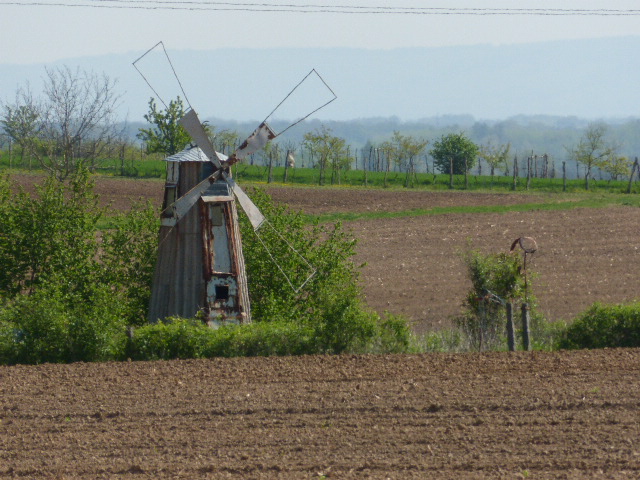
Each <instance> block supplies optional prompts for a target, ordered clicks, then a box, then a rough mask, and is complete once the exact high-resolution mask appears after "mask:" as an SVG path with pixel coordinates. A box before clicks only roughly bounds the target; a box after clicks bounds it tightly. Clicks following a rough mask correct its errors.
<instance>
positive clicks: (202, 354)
mask: <svg viewBox="0 0 640 480" xmlns="http://www.w3.org/2000/svg"><path fill="white" fill-rule="evenodd" d="M318 325H319V326H320V328H314V327H313V326H311V325H308V324H301V323H294V322H290V321H282V320H280V321H270V322H258V323H251V324H247V325H225V326H222V327H219V328H217V329H212V328H209V327H207V326H206V325H204V324H203V323H202V322H200V321H199V320H188V319H181V318H171V319H167V321H166V322H160V323H156V324H150V325H146V326H143V327H140V328H137V329H136V330H135V332H134V334H133V336H132V338H131V339H130V341H129V346H128V348H127V355H128V356H129V357H130V358H132V359H134V360H160V359H162V360H168V359H174V358H211V357H253V356H270V355H308V354H319V353H336V352H337V351H348V352H353V353H359V352H376V353H379V352H385V353H389V352H406V351H408V350H409V349H410V347H411V345H412V343H411V333H410V331H409V328H408V327H407V325H406V322H405V321H404V320H403V319H398V318H395V319H393V318H392V319H388V320H386V321H381V322H377V321H375V319H373V322H372V323H367V324H366V326H367V335H366V338H365V336H362V335H360V336H358V335H355V337H354V336H349V334H347V336H348V338H349V339H350V340H351V341H346V342H345V343H340V344H338V345H336V344H335V343H334V342H335V338H336V335H334V334H330V335H324V336H323V332H322V331H321V327H322V326H323V324H322V323H320V324H318ZM369 329H371V330H372V331H371V332H369ZM338 337H339V336H338ZM339 338H340V337H339ZM354 338H357V340H358V341H357V342H356V341H354ZM0 341H1V340H0Z"/></svg>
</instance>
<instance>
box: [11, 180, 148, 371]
mask: <svg viewBox="0 0 640 480" xmlns="http://www.w3.org/2000/svg"><path fill="white" fill-rule="evenodd" d="M14 190H16V192H15V193H13V192H14ZM103 213H104V212H103V209H102V208H100V207H99V206H98V199H97V196H96V195H95V193H94V192H93V182H92V180H91V178H90V177H89V174H88V172H87V171H86V170H85V169H80V170H78V171H77V172H75V173H74V174H72V175H71V177H70V179H69V181H67V182H61V181H58V180H56V179H55V177H54V176H50V177H48V178H47V179H45V181H44V182H43V184H41V185H39V186H36V195H34V196H32V195H29V194H27V193H25V192H24V191H22V190H20V189H17V187H12V186H11V183H10V180H9V179H8V178H7V177H2V178H0V215H2V217H3V222H0V330H1V333H0V350H2V351H1V352H0V361H3V362H5V363H16V362H20V363H40V362H67V361H77V360H82V361H95V360H108V359H117V358H121V357H122V356H123V354H124V345H125V342H124V340H125V331H126V326H127V324H140V323H141V322H142V321H143V319H144V318H145V317H146V309H147V303H148V297H149V290H150V286H151V276H152V273H153V265H154V263H155V247H156V242H157V222H158V221H157V214H156V212H155V211H154V210H153V209H152V208H151V207H149V206H148V207H147V208H146V209H141V208H134V209H132V211H131V212H129V213H126V214H122V215H119V216H117V217H115V219H114V220H115V222H116V225H117V226H116V227H115V228H113V229H111V230H108V231H104V232H102V233H101V235H99V234H98V232H97V231H96V229H97V226H98V224H99V222H101V218H102V215H103Z"/></svg>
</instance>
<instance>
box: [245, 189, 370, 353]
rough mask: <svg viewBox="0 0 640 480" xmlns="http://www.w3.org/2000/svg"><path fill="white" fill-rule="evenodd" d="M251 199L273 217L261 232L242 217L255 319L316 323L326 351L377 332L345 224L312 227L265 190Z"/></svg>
mask: <svg viewBox="0 0 640 480" xmlns="http://www.w3.org/2000/svg"><path fill="white" fill-rule="evenodd" d="M252 199H253V201H254V202H255V204H256V205H257V206H258V207H259V208H260V210H261V211H262V212H263V213H264V214H265V215H266V217H267V218H269V219H270V223H269V224H268V225H267V226H265V227H262V228H261V230H260V231H259V232H258V233H257V234H256V233H254V232H253V230H252V229H251V226H250V225H249V223H248V221H247V220H246V219H245V218H242V221H241V230H242V236H243V249H244V256H245V263H246V268H247V276H248V279H249V295H250V297H251V308H252V315H253V317H254V321H257V322H260V321H270V320H274V319H278V320H284V321H290V322H295V323H298V324H301V325H309V326H312V327H313V329H314V331H315V332H316V335H318V338H319V343H320V344H321V345H322V348H323V349H324V351H325V352H327V353H339V352H342V351H346V350H349V349H350V348H356V347H357V346H358V345H364V344H365V343H367V342H368V341H369V340H370V339H371V338H373V337H374V336H375V335H376V331H377V321H378V319H377V317H376V316H375V315H374V314H371V313H369V312H367V311H366V310H365V308H364V306H363V305H362V303H361V301H360V299H359V296H360V295H359V289H358V285H357V271H356V267H355V266H354V264H353V262H352V261H351V257H352V256H353V255H354V253H355V240H354V239H353V238H352V237H351V236H350V235H349V234H348V233H347V232H345V231H344V230H343V229H342V227H341V225H340V224H335V225H331V226H327V225H319V224H317V223H316V224H314V225H312V226H311V227H308V226H307V224H306V222H305V218H304V217H303V216H302V215H301V214H300V213H297V212H290V211H287V210H286V208H285V207H283V206H277V205H275V204H274V203H273V202H272V201H271V199H270V197H269V196H268V195H267V194H266V193H264V192H262V191H260V190H255V191H254V192H253V193H252ZM256 235H257V236H256ZM267 248H268V251H267ZM272 257H273V258H272ZM274 260H275V261H274ZM280 269H282V270H280ZM283 272H284V275H283ZM285 275H286V277H285ZM310 275H313V276H312V277H311V279H310V280H309V276H310ZM307 280H308V281H307ZM289 282H291V284H290V283H289ZM305 282H306V283H305ZM295 290H298V291H297V292H296V291H295Z"/></svg>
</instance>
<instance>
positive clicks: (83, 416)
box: [0, 349, 640, 479]
mask: <svg viewBox="0 0 640 480" xmlns="http://www.w3.org/2000/svg"><path fill="white" fill-rule="evenodd" d="M639 391H640V350H638V349H630V350H625V349H619V350H615V349H614V350H600V351H576V352H556V353H539V352H533V353H524V352H520V353H511V354H510V353H486V354H458V355H445V354H424V355H381V356H374V355H362V356H349V355H344V356H333V357H331V356H306V357H280V358H275V357H272V358H244V359H212V360H188V361H186V360H176V361H168V362H163V361H161V362H123V363H103V364H83V363H76V364H70V365H40V366H28V367H27V366H14V367H0V479H4V478H6V479H16V478H45V479H48V478H51V479H53V478H55V479H61V478H64V479H80V478H84V479H100V478H104V479H113V478H123V479H160V478H185V479H193V478H211V479H218V478H237V479H305V478H309V479H314V478H316V479H317V478H340V479H351V478H354V479H356V478H357V479H360V478H374V479H378V478H379V479H387V478H389V479H411V478H416V479H418V478H420V479H423V478H432V479H440V478H442V479H450V478H465V479H467V478H468V479H485V478H501V479H514V478H515V479H517V478H544V479H555V478H558V479H560V478H562V479H596V478H597V479H605V478H606V479H630V478H638V477H640V447H639V444H638V438H640V422H639V421H638V419H639V417H638V412H639V411H640V399H639V397H638V392H639Z"/></svg>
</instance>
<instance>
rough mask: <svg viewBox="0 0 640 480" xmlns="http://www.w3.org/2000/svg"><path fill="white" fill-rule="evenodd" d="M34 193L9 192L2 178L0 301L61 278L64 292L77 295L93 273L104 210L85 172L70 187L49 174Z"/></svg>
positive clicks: (76, 176)
mask: <svg viewBox="0 0 640 480" xmlns="http://www.w3.org/2000/svg"><path fill="white" fill-rule="evenodd" d="M36 192H37V195H36V196H31V195H29V194H27V193H25V192H24V191H22V190H19V191H17V192H16V193H13V192H12V189H11V185H10V182H9V180H8V179H7V178H6V177H3V178H0V216H1V217H2V222H0V297H5V298H9V297H12V296H14V295H16V294H18V293H20V292H27V293H32V292H33V291H34V290H35V289H36V288H37V287H38V285H39V284H41V283H42V282H46V281H48V280H51V279H53V278H54V277H57V276H58V275H62V274H64V275H63V276H64V281H65V283H66V288H67V289H68V290H69V291H71V292H79V291H82V289H83V288H84V287H85V286H86V284H87V282H89V280H90V278H91V276H92V274H94V273H95V261H94V258H93V257H94V256H95V254H96V253H97V251H98V240H97V238H96V234H95V232H96V223H97V221H98V219H99V218H100V216H101V215H102V211H101V210H100V208H99V207H98V199H97V196H96V195H95V194H94V193H93V182H92V181H91V179H90V178H89V175H88V173H87V171H86V170H84V169H80V170H79V171H78V173H77V174H76V175H73V176H72V178H71V180H70V181H69V182H68V183H63V182H59V181H57V180H56V179H55V178H54V177H53V176H50V177H48V178H47V179H46V180H45V181H44V183H43V184H42V185H39V186H37V187H36Z"/></svg>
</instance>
